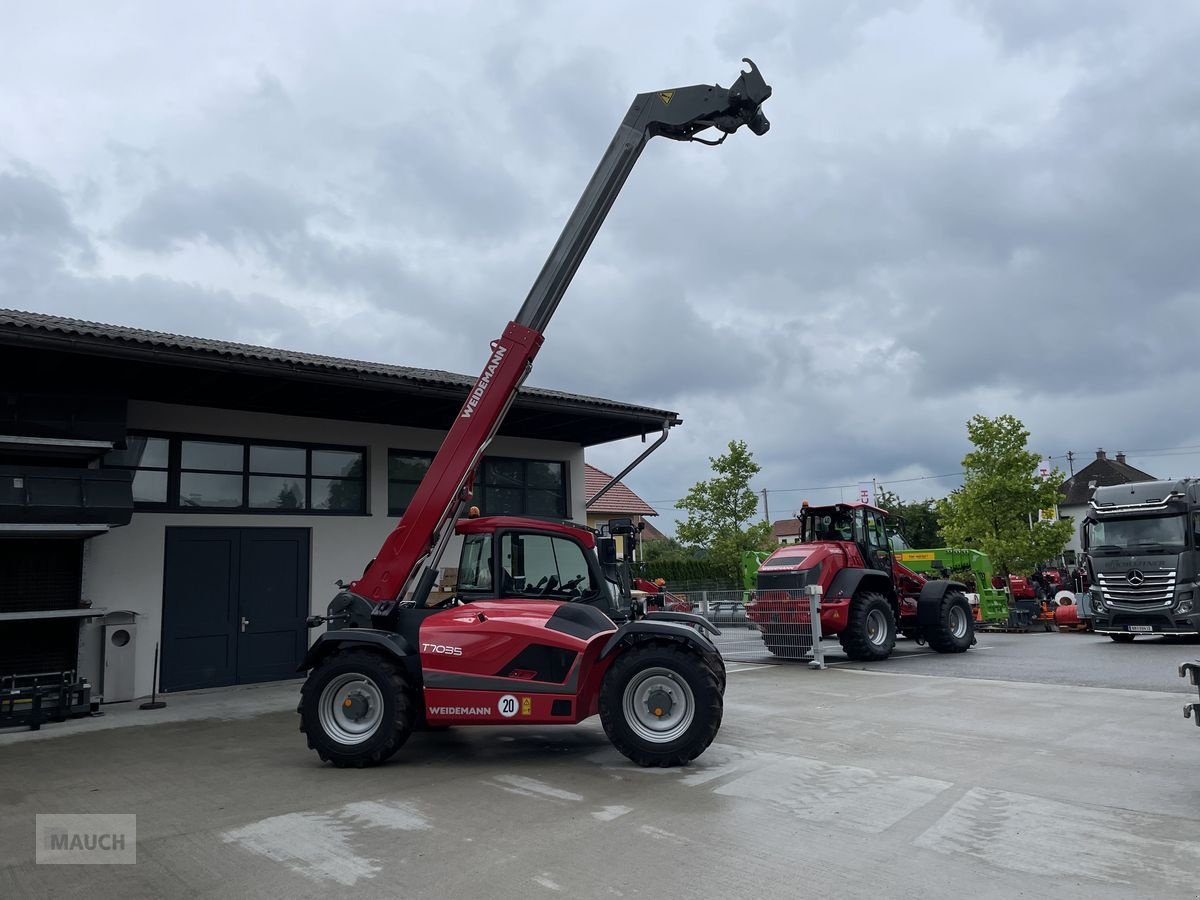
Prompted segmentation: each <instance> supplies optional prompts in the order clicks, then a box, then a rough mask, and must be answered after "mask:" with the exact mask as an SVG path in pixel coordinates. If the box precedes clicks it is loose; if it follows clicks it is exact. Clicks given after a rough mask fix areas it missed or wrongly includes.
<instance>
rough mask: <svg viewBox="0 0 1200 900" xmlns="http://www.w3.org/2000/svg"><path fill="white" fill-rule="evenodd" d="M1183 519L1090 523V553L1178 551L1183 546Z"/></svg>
mask: <svg viewBox="0 0 1200 900" xmlns="http://www.w3.org/2000/svg"><path fill="white" fill-rule="evenodd" d="M1186 526H1187V517H1186V516H1182V515H1178V516H1155V517H1154V518H1150V519H1112V520H1110V521H1107V522H1093V523H1092V526H1091V541H1090V543H1091V547H1090V552H1092V553H1120V552H1126V553H1128V552H1130V551H1133V552H1138V551H1139V550H1145V551H1153V550H1171V551H1175V552H1178V551H1180V550H1182V549H1183V548H1184V546H1185V545H1186V543H1187V531H1186Z"/></svg>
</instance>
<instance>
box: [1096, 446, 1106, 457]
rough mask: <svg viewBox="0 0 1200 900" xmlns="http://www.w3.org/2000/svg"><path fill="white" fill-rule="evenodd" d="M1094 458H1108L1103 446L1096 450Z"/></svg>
mask: <svg viewBox="0 0 1200 900" xmlns="http://www.w3.org/2000/svg"><path fill="white" fill-rule="evenodd" d="M1096 459H1108V454H1106V453H1105V452H1104V448H1103V447H1101V448H1100V449H1099V450H1097V451H1096Z"/></svg>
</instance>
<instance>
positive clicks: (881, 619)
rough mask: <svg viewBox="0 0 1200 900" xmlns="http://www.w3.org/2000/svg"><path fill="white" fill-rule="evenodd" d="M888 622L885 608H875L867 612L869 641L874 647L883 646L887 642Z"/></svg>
mask: <svg viewBox="0 0 1200 900" xmlns="http://www.w3.org/2000/svg"><path fill="white" fill-rule="evenodd" d="M887 634H888V624H887V617H886V616H884V614H883V610H881V609H873V610H871V611H870V612H869V613H867V641H868V643H870V644H871V646H872V647H882V646H883V645H884V644H886V643H887Z"/></svg>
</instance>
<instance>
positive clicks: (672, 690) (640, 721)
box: [621, 668, 696, 744]
mask: <svg viewBox="0 0 1200 900" xmlns="http://www.w3.org/2000/svg"><path fill="white" fill-rule="evenodd" d="M621 707H622V712H623V713H624V715H625V721H626V722H627V723H628V724H629V727H630V729H632V730H633V733H634V734H636V735H637V736H638V737H639V738H641V739H642V740H644V741H647V742H649V743H652V744H666V743H670V742H671V741H674V740H677V739H678V738H680V737H682V736H683V735H684V734H685V733H686V732H687V730H688V729H689V728H690V727H691V725H692V722H693V721H694V720H695V718H696V699H695V697H694V696H693V695H692V689H691V687H690V686H689V685H688V683H687V681H686V680H685V679H684V677H683V676H682V675H680V674H679V673H678V672H675V671H672V670H671V669H665V668H653V669H644V670H643V671H641V672H638V673H637V674H636V675H634V676H633V678H631V679H630V680H629V683H628V684H627V685H626V686H625V693H624V695H623V697H622V700H621Z"/></svg>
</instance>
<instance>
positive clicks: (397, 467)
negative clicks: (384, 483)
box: [388, 451, 433, 481]
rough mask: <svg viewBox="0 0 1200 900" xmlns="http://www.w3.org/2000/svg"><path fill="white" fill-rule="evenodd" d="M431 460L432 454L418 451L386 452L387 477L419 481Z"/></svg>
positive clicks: (427, 469)
mask: <svg viewBox="0 0 1200 900" xmlns="http://www.w3.org/2000/svg"><path fill="white" fill-rule="evenodd" d="M431 462H433V457H432V456H425V455H423V454H420V453H405V452H403V451H400V452H396V451H391V452H389V453H388V478H392V479H397V480H401V481H420V480H421V479H422V478H423V477H424V476H425V473H426V472H427V471H429V464H430V463H431Z"/></svg>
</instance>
